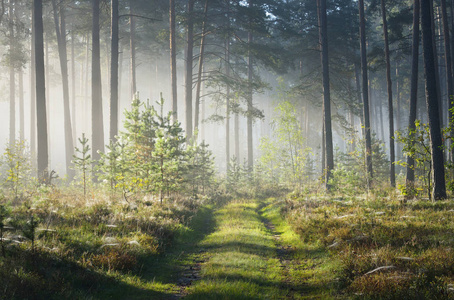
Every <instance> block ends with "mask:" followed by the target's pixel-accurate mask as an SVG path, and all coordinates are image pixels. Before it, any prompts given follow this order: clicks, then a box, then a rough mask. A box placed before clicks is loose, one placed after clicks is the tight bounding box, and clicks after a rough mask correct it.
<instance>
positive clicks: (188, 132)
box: [184, 0, 194, 141]
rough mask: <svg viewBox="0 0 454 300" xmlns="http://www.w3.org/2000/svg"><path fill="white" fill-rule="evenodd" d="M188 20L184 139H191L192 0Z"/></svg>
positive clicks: (189, 0) (189, 3) (192, 0)
mask: <svg viewBox="0 0 454 300" xmlns="http://www.w3.org/2000/svg"><path fill="white" fill-rule="evenodd" d="M187 13H188V19H187V27H186V68H185V69H186V70H185V73H186V76H185V77H184V80H185V83H184V90H185V94H184V95H185V96H184V99H185V104H186V137H187V139H188V141H190V140H191V138H192V61H193V60H194V16H193V14H194V0H188V11H187Z"/></svg>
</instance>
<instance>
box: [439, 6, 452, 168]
mask: <svg viewBox="0 0 454 300" xmlns="http://www.w3.org/2000/svg"><path fill="white" fill-rule="evenodd" d="M440 3H441V18H442V22H443V37H444V46H445V64H446V87H447V92H448V107H449V120H451V119H452V117H453V113H452V108H453V105H452V100H451V96H452V95H453V94H454V89H453V76H452V74H453V70H452V62H451V60H452V58H451V39H450V36H449V25H448V13H447V8H446V0H441V1H440ZM451 136H454V128H451ZM450 144H452V142H451V143H450ZM449 156H450V160H451V161H452V159H453V157H454V148H453V149H451V151H450V155H449Z"/></svg>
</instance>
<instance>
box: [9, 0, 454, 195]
mask: <svg viewBox="0 0 454 300" xmlns="http://www.w3.org/2000/svg"><path fill="white" fill-rule="evenodd" d="M429 2H430V3H429ZM424 5H426V6H424ZM38 6H39V7H42V12H41V10H40V9H39V8H38V12H37V9H36V8H37V7H38ZM420 6H421V7H426V8H427V9H429V10H428V11H426V10H424V9H421V10H420V11H421V16H420V13H419V12H418V9H419V8H420ZM34 8H35V9H34ZM416 8H418V9H416ZM33 11H35V14H34V16H33V14H32V12H33ZM452 12H453V8H452V3H451V2H449V3H446V1H445V0H441V1H421V2H420V1H400V2H399V3H395V2H390V1H378V0H372V1H363V0H360V1H344V0H340V1H327V0H319V1H279V0H268V1H262V0H248V1H239V2H237V1H227V0H200V1H195V0H189V1H178V0H170V1H145V0H135V1H133V0H129V1H116V0H113V1H99V0H96V1H95V0H93V1H70V0H63V1H57V0H50V1H43V2H42V3H41V1H15V0H4V1H2V5H1V11H0V13H1V20H0V21H1V24H2V25H1V26H3V29H4V30H3V31H2V41H3V43H2V45H1V51H2V53H3V56H2V65H1V68H2V70H3V72H2V74H3V75H2V77H1V82H2V83H1V84H2V86H3V87H2V90H3V91H4V93H2V95H1V96H0V97H1V100H2V102H1V103H0V105H1V108H2V114H3V118H1V122H0V126H2V128H5V129H6V128H9V130H3V131H2V132H1V136H0V138H1V139H2V140H3V141H4V145H5V147H7V145H13V144H14V143H15V140H23V141H25V145H27V146H28V147H29V149H30V151H29V152H30V155H31V164H32V170H33V173H35V168H36V167H39V164H37V163H36V161H37V156H36V155H39V153H40V146H39V142H40V141H41V143H44V142H42V140H40V139H39V136H43V133H42V134H41V135H39V134H38V136H37V135H36V134H37V132H36V130H37V127H36V125H35V124H36V123H37V120H40V121H42V117H38V119H36V113H37V111H38V114H41V115H43V111H45V113H46V123H47V129H43V130H44V131H43V130H41V132H45V133H46V135H47V142H46V145H47V147H48V149H47V150H46V151H45V152H47V154H46V156H47V157H48V162H47V163H44V164H43V165H46V166H48V169H47V172H50V171H52V170H54V171H56V173H57V174H58V175H59V179H62V178H64V177H65V176H68V177H69V178H72V177H74V175H75V174H74V166H72V157H73V155H74V154H75V152H74V149H75V147H78V146H80V145H79V138H81V137H82V135H83V134H85V137H86V138H87V139H88V144H89V145H90V147H91V149H92V152H91V156H92V159H94V160H95V161H96V160H98V159H99V158H100V155H101V154H98V153H107V152H108V151H107V150H106V149H107V148H106V147H105V145H109V144H110V141H111V140H112V141H115V140H116V139H117V138H116V136H118V135H120V134H121V132H124V131H125V127H124V124H125V121H126V119H127V118H126V114H124V111H125V110H128V111H130V110H131V107H132V106H131V105H132V103H133V99H139V100H140V101H141V102H142V103H150V104H149V105H151V106H153V105H155V103H156V102H159V103H160V102H161V95H162V99H165V101H164V102H163V111H164V112H167V111H170V112H171V115H172V122H177V121H178V122H181V128H182V129H183V130H184V133H182V134H183V135H184V136H185V137H186V145H189V143H188V141H194V143H195V142H197V143H201V142H202V141H205V143H206V144H208V145H210V149H211V151H212V152H213V154H214V157H215V165H216V169H217V170H218V172H219V173H220V174H228V172H230V171H231V169H232V168H233V167H234V166H233V165H235V164H236V165H237V166H235V167H234V168H240V167H241V168H244V169H245V170H244V172H246V173H248V174H253V173H254V172H255V173H257V172H259V173H260V174H262V175H263V176H262V178H261V179H263V180H266V181H269V182H273V183H279V184H284V185H286V186H289V187H291V188H295V187H298V188H301V187H303V185H305V184H307V183H314V182H317V184H319V185H320V186H323V185H326V188H328V189H330V188H338V187H339V186H342V185H343V184H342V183H339V182H342V179H340V177H342V176H340V175H339V174H340V173H342V172H347V173H348V174H349V175H346V174H344V175H343V176H347V177H352V178H362V179H364V180H363V181H362V180H360V182H361V185H364V187H365V188H373V187H374V186H379V185H381V182H383V183H384V182H389V185H390V186H396V185H397V186H401V189H402V190H405V191H404V193H407V192H408V190H412V191H413V192H412V193H414V192H416V190H414V188H413V187H412V186H413V185H414V184H415V181H416V185H417V186H418V187H417V189H423V190H425V189H427V187H428V186H429V184H430V183H431V182H433V183H432V184H431V185H430V188H432V187H434V191H433V192H434V196H435V198H444V197H445V196H446V192H445V190H446V187H445V179H446V178H448V180H450V177H451V175H450V174H451V173H452V172H451V171H448V172H446V176H447V177H446V178H445V174H444V173H445V168H446V167H447V165H446V163H448V162H450V161H451V156H452V155H451V151H450V145H451V142H450V136H451V132H452V131H451V126H450V122H449V120H450V119H451V110H450V108H451V103H450V100H449V99H450V97H449V95H451V94H452V88H453V87H452V86H453V84H452V77H453V75H452V74H453V72H452V69H453V68H452V64H453V62H452V59H451V57H450V56H451V51H452V49H451V48H453V47H452V46H453V45H451V42H452V41H453V40H454V39H452V38H450V32H449V31H450V29H451V27H453V24H454V22H453V13H452ZM41 19H42V30H41V27H40V26H38V27H36V26H37V24H38V25H39V21H40V20H41ZM32 24H35V26H32ZM419 28H421V30H419ZM420 31H421V34H420ZM37 47H38V48H37ZM40 63H43V65H44V69H42V68H41V67H39V64H40ZM418 65H419V68H418ZM35 72H38V73H36V74H39V75H37V76H35ZM43 79H44V80H43ZM42 84H44V85H45V86H40V85H42ZM44 87H45V92H44V89H43V88H44ZM40 91H42V95H41V96H40V95H39V93H40ZM37 92H38V94H36V93H37ZM43 97H44V98H43ZM40 99H41V100H40ZM44 102H45V103H46V105H45V106H46V109H45V110H43V108H44V106H43V103H44ZM424 102H426V104H424ZM36 103H38V106H37V105H36ZM415 120H419V121H417V123H416V124H418V126H422V127H424V126H426V127H424V128H428V129H427V132H428V134H427V136H424V137H420V136H415V135H410V136H409V135H408V132H414V131H415V127H414V124H415ZM41 124H44V123H41ZM424 124H427V125H424ZM409 126H410V127H409ZM408 127H409V128H410V129H409V130H410V131H408ZM439 128H442V129H443V133H442V132H441V131H440V130H439ZM38 129H39V128H38ZM38 131H39V130H38ZM397 131H398V132H399V133H398V137H399V139H396V132H397ZM415 134H416V133H415ZM421 134H422V133H421ZM443 135H444V136H443ZM421 139H422V140H421ZM424 143H425V144H427V147H426V151H425V152H424V151H423V152H417V151H416V150H415V147H418V145H423V144H424ZM425 144H424V145H425ZM42 147H43V146H42ZM185 147H188V146H185ZM440 147H442V148H443V149H442V148H440ZM42 151H44V150H42ZM42 153H44V152H42ZM42 155H44V154H42ZM407 158H408V161H407ZM415 160H416V163H415V162H414V161H415ZM413 165H415V167H412V166H413ZM229 166H230V167H232V168H230V167H229ZM413 170H416V177H415V175H413V174H414V172H413ZM429 170H432V171H431V172H430V174H428V172H429ZM42 171H43V170H41V172H42ZM407 174H409V175H408V177H407ZM265 175H266V176H265ZM46 176H47V175H46ZM336 176H337V177H336ZM418 176H419V177H418ZM432 177H433V178H432ZM358 180H359V179H358ZM387 184H388V183H387ZM420 185H421V187H420Z"/></svg>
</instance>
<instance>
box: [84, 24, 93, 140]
mask: <svg viewBox="0 0 454 300" xmlns="http://www.w3.org/2000/svg"><path fill="white" fill-rule="evenodd" d="M86 38H87V45H86V48H85V82H84V86H85V88H84V92H85V97H84V101H83V107H84V109H83V110H82V111H83V114H82V116H83V118H84V120H83V121H84V122H83V124H84V126H85V130H83V132H88V131H89V130H90V129H91V128H90V126H89V119H88V116H89V115H90V109H89V108H88V107H89V99H90V98H89V92H90V76H89V74H90V72H89V70H90V33H89V32H87V37H86Z"/></svg>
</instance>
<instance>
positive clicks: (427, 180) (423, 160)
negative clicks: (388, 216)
mask: <svg viewBox="0 0 454 300" xmlns="http://www.w3.org/2000/svg"><path fill="white" fill-rule="evenodd" d="M407 131H408V133H407V134H403V133H401V132H396V139H397V140H398V141H399V142H400V143H402V144H403V145H404V146H403V149H402V152H403V153H404V154H405V155H406V156H409V157H412V158H413V159H414V160H415V169H416V170H415V171H416V172H415V175H418V179H419V181H420V182H422V188H421V189H419V190H422V189H423V188H424V187H427V195H428V197H429V199H430V198H431V191H430V190H431V188H430V187H431V180H432V178H431V177H432V176H431V173H432V160H431V151H430V140H429V139H430V137H429V124H426V123H422V122H421V121H420V120H416V121H415V129H412V130H407ZM397 163H398V164H400V165H402V166H405V167H406V166H407V162H406V161H399V162H397ZM399 188H400V189H401V190H402V191H403V193H404V194H417V193H418V189H415V190H414V191H407V190H405V187H404V186H400V187H399Z"/></svg>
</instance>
